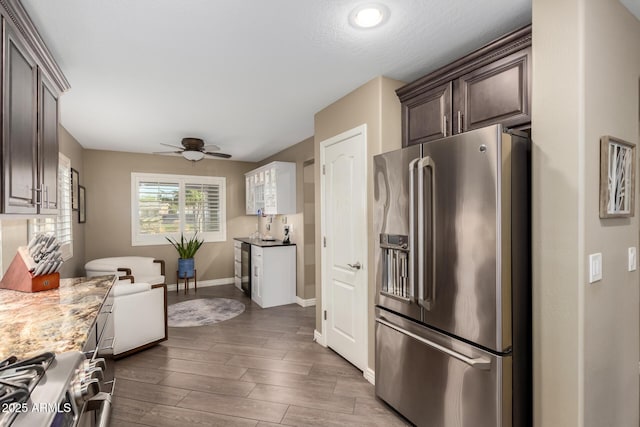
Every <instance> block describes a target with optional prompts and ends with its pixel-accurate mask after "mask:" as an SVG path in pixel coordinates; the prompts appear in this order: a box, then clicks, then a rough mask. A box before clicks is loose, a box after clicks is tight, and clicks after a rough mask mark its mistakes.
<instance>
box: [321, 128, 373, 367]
mask: <svg viewBox="0 0 640 427" xmlns="http://www.w3.org/2000/svg"><path fill="white" fill-rule="evenodd" d="M365 156H366V126H365V125H363V126H360V127H358V128H355V129H352V130H350V131H347V132H345V133H343V134H340V135H338V136H336V137H334V138H331V139H328V140H326V141H324V142H323V143H322V145H321V160H322V168H323V175H322V196H323V200H322V228H323V232H322V233H323V238H324V239H325V240H324V241H323V256H322V259H323V275H322V289H323V302H322V304H323V310H325V311H326V321H325V323H324V325H323V328H324V331H326V343H327V345H328V346H329V347H331V348H332V349H333V350H335V351H336V352H338V353H339V354H340V355H342V356H343V357H344V358H345V359H347V360H349V361H350V362H351V363H352V364H354V365H355V366H357V367H358V368H360V369H362V370H363V371H364V369H365V368H366V363H367V334H366V326H367V286H366V285H367V271H366V260H367V233H366V226H367V216H366V200H367V198H366V194H367V191H366V169H365Z"/></svg>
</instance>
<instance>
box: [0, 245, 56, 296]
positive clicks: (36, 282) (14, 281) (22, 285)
mask: <svg viewBox="0 0 640 427" xmlns="http://www.w3.org/2000/svg"><path fill="white" fill-rule="evenodd" d="M59 287H60V273H51V274H42V275H40V276H34V275H33V274H32V273H31V272H30V271H29V268H28V267H27V264H26V262H25V260H24V259H23V255H22V252H21V251H18V253H17V254H16V256H14V257H13V261H11V264H10V265H9V268H8V269H7V272H6V273H4V276H3V277H2V280H0V288H4V289H13V290H14V291H20V292H40V291H48V290H50V289H57V288H59Z"/></svg>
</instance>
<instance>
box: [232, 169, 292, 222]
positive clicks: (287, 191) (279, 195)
mask: <svg viewBox="0 0 640 427" xmlns="http://www.w3.org/2000/svg"><path fill="white" fill-rule="evenodd" d="M244 176H245V190H246V213H247V215H257V214H258V209H260V210H261V211H262V212H263V213H264V214H265V215H279V214H290V213H295V212H296V164H295V163H291V162H271V163H269V164H267V165H264V166H262V167H259V168H258V169H254V170H252V171H251V172H247V173H246V174H245V175H244Z"/></svg>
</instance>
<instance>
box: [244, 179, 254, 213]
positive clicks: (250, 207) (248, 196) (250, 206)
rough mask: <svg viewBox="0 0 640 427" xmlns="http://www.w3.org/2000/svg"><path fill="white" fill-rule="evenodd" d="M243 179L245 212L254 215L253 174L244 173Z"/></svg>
mask: <svg viewBox="0 0 640 427" xmlns="http://www.w3.org/2000/svg"><path fill="white" fill-rule="evenodd" d="M244 181H245V191H246V193H245V201H246V209H245V213H246V214H247V215H255V214H256V209H255V207H254V206H255V201H254V200H255V192H254V186H253V175H246V176H245V178H244Z"/></svg>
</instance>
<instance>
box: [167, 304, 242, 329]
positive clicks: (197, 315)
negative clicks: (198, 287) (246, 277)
mask: <svg viewBox="0 0 640 427" xmlns="http://www.w3.org/2000/svg"><path fill="white" fill-rule="evenodd" d="M167 311H168V313H167V314H168V318H169V326H171V327H174V328H185V327H189V326H204V325H211V324H213V323H218V322H222V321H225V320H229V319H231V318H233V317H236V316H237V315H239V314H240V313H242V312H243V311H244V304H243V303H241V302H240V301H236V300H234V299H228V298H206V299H192V300H189V301H183V302H179V303H176V304H171V305H170V306H169V307H168V309H167Z"/></svg>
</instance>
